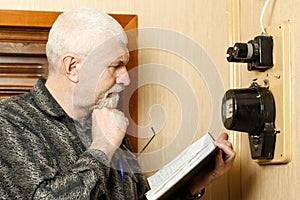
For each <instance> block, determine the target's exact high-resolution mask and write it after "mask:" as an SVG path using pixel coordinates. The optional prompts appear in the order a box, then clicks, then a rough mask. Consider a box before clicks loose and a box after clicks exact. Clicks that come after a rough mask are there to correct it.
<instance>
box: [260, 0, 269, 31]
mask: <svg viewBox="0 0 300 200" xmlns="http://www.w3.org/2000/svg"><path fill="white" fill-rule="evenodd" d="M269 3H270V0H266V2H265V5H264V7H263V9H262V10H261V13H260V27H261V31H262V35H263V34H265V33H266V31H265V28H264V25H263V18H264V14H265V12H266V8H267V7H268V4H269Z"/></svg>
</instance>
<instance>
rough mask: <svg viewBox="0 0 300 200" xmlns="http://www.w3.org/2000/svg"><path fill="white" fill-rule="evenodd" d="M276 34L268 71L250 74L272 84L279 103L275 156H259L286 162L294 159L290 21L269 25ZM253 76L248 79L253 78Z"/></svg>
mask: <svg viewBox="0 0 300 200" xmlns="http://www.w3.org/2000/svg"><path fill="white" fill-rule="evenodd" d="M266 32H267V34H268V35H270V36H272V37H273V41H274V47H273V63H274V66H273V68H271V69H268V70H266V71H265V72H257V71H251V72H249V73H251V78H252V80H253V79H257V80H256V82H257V83H258V84H259V85H262V86H263V85H265V84H266V83H267V84H268V85H269V89H270V91H271V92H272V93H273V96H274V98H275V104H276V120H275V126H276V130H278V131H279V132H278V133H277V137H276V144H275V153H274V158H273V159H272V160H257V162H258V163H259V164H285V163H288V162H290V161H291V60H290V24H289V22H284V23H280V24H279V25H274V26H270V27H268V28H267V29H266ZM252 80H249V82H251V81H252Z"/></svg>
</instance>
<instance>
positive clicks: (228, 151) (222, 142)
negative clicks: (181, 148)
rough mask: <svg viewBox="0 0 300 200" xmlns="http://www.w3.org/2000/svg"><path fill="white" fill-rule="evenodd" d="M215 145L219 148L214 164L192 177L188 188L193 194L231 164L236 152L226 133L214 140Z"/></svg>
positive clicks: (198, 191)
mask: <svg viewBox="0 0 300 200" xmlns="http://www.w3.org/2000/svg"><path fill="white" fill-rule="evenodd" d="M215 145H216V146H218V147H219V149H220V150H219V152H218V153H217V155H216V158H215V166H214V167H213V168H212V169H207V170H204V171H202V172H200V173H199V174H198V175H197V176H196V177H194V178H193V179H192V181H191V184H189V186H188V189H189V191H190V192H191V194H193V195H196V194H198V193H200V191H201V190H202V189H203V188H205V186H206V185H208V184H209V183H210V182H212V181H214V180H215V179H217V178H219V177H220V176H222V175H223V174H225V173H227V172H228V171H229V170H230V168H231V167H232V165H233V162H234V158H235V154H236V153H235V151H234V150H233V148H232V144H231V143H230V142H229V141H228V135H227V134H226V133H222V134H221V135H220V136H219V137H218V139H217V140H216V141H215Z"/></svg>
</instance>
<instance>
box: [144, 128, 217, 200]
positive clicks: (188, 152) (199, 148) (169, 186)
mask: <svg viewBox="0 0 300 200" xmlns="http://www.w3.org/2000/svg"><path fill="white" fill-rule="evenodd" d="M217 150H218V147H216V146H215V145H214V138H213V137H212V136H211V135H210V134H209V133H206V134H205V135H204V136H202V137H201V138H200V139H198V140H197V141H196V142H194V143H193V144H191V145H190V146H188V147H187V148H186V149H185V150H184V151H182V152H181V153H180V154H179V155H178V156H177V157H175V158H174V159H173V160H172V161H170V162H169V163H168V164H167V165H165V166H164V167H162V168H161V169H160V170H159V171H158V172H156V173H155V174H153V175H152V176H150V177H148V179H147V180H148V184H149V186H150V188H151V189H150V190H149V191H148V192H147V193H146V197H147V199H148V200H154V199H167V198H168V197H170V196H171V195H172V194H173V193H174V192H176V191H178V189H180V188H181V187H184V186H185V184H186V182H187V181H189V180H190V179H191V178H192V177H193V176H194V175H195V174H196V173H197V172H199V171H200V170H201V169H202V168H203V167H205V165H207V164H208V163H209V162H214V155H215V153H216V152H217Z"/></svg>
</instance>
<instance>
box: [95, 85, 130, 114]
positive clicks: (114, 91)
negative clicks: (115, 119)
mask: <svg viewBox="0 0 300 200" xmlns="http://www.w3.org/2000/svg"><path fill="white" fill-rule="evenodd" d="M124 89H125V86H124V85H123V84H115V85H114V86H113V87H111V88H110V89H109V90H108V91H106V92H105V94H104V96H103V97H101V98H100V99H99V100H98V101H97V103H96V104H95V105H94V106H93V107H92V108H91V109H95V108H103V107H108V108H116V107H117V105H118V102H119V99H120V95H119V93H120V92H122V91H123V90H124ZM109 95H112V97H109Z"/></svg>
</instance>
